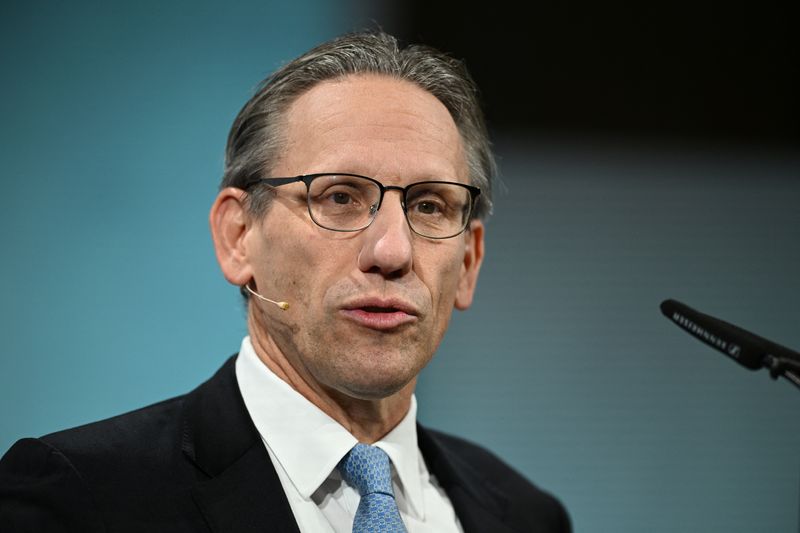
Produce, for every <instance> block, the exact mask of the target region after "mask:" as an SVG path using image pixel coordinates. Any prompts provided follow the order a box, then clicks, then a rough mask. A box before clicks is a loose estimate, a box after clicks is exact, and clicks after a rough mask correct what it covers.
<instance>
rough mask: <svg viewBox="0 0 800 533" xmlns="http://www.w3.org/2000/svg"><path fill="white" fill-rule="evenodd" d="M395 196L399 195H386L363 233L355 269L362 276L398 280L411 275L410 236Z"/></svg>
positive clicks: (387, 193) (401, 209)
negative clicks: (370, 273) (364, 274)
mask: <svg viewBox="0 0 800 533" xmlns="http://www.w3.org/2000/svg"><path fill="white" fill-rule="evenodd" d="M390 193H391V194H390ZM398 194H399V191H387V192H386V194H385V196H384V198H383V202H382V203H381V207H380V209H379V210H378V212H377V213H376V214H375V220H373V221H372V224H370V225H369V227H368V228H366V229H365V230H364V231H363V244H362V246H361V251H360V253H359V256H358V268H359V269H360V270H361V271H362V272H379V273H380V274H382V275H383V276H384V277H400V276H403V275H405V274H407V273H409V272H410V271H411V267H412V258H413V249H412V242H411V240H412V238H413V235H412V232H411V228H409V227H408V222H407V221H406V215H405V213H404V212H403V207H402V205H400V201H399V198H398Z"/></svg>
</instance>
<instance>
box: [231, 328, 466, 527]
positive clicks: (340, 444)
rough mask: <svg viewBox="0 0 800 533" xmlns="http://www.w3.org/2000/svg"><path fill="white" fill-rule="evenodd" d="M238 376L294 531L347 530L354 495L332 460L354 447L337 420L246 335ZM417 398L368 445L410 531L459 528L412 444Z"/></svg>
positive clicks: (356, 497)
mask: <svg viewBox="0 0 800 533" xmlns="http://www.w3.org/2000/svg"><path fill="white" fill-rule="evenodd" d="M236 379H237V381H238V382H239V390H240V391H241V393H242V397H243V398H244V403H245V406H246V407H247V411H248V412H249V413H250V418H252V420H253V422H254V423H255V426H256V429H257V430H258V432H259V434H260V435H261V439H262V440H263V441H264V445H265V446H266V448H267V452H268V453H269V457H270V459H271V460H272V464H273V465H274V466H275V471H276V472H277V473H278V477H279V478H280V482H281V485H282V486H283V490H284V492H285V493H286V497H287V498H288V500H289V505H290V506H291V508H292V512H293V513H294V517H295V519H296V520H297V524H298V525H299V526H300V531H304V532H314V533H317V532H320V533H334V532H336V533H350V532H351V531H352V528H353V518H354V517H355V513H356V509H357V508H358V502H359V500H360V496H359V494H358V491H357V490H356V489H355V488H353V487H351V486H349V485H347V484H346V483H345V482H344V481H343V480H342V478H341V476H340V475H339V471H338V470H337V469H336V465H337V464H338V463H339V461H340V460H341V459H342V458H343V457H344V456H345V454H347V452H349V451H350V449H351V448H352V447H353V446H355V445H356V444H357V442H358V441H357V440H356V438H355V437H354V436H353V435H352V434H350V432H348V431H347V430H346V429H345V428H344V427H343V426H342V425H341V424H339V423H338V422H336V421H335V420H334V419H333V418H331V417H330V416H328V415H327V414H325V413H324V412H323V411H322V410H320V409H319V408H318V407H317V406H316V405H314V404H313V403H311V402H310V401H308V400H307V399H306V398H305V397H304V396H302V395H301V394H300V393H299V392H297V391H296V390H294V389H293V388H292V387H291V386H290V385H289V384H288V383H286V382H285V381H283V380H282V379H280V378H279V377H278V376H276V375H275V374H274V373H273V372H272V371H271V370H270V369H269V368H268V367H267V366H266V365H265V364H264V363H262V362H261V360H260V359H259V358H258V356H257V355H256V353H255V350H254V349H253V345H252V344H251V342H250V337H245V338H244V340H243V341H242V347H241V350H240V352H239V357H237V359H236ZM416 414H417V401H416V397H413V396H412V398H411V407H410V408H409V410H408V413H407V414H406V416H405V417H404V418H403V420H401V421H400V423H399V424H398V425H397V426H395V428H394V429H392V430H391V431H390V432H389V433H388V434H387V435H386V436H384V437H383V438H382V439H381V440H379V441H378V442H376V443H374V446H378V447H379V448H381V449H382V450H383V451H385V452H386V454H387V455H388V456H389V459H391V464H392V487H393V490H394V494H395V499H396V500H397V507H398V508H399V509H400V516H401V517H402V519H403V523H404V524H405V525H406V529H407V530H408V532H409V533H418V532H419V533H421V532H437V533H447V532H461V531H462V530H461V525H460V524H459V522H458V518H457V517H456V515H455V512H454V511H453V506H452V504H451V503H450V500H449V498H448V497H447V495H446V494H445V492H444V490H442V488H441V487H440V486H439V484H438V483H437V481H436V479H435V477H434V476H433V475H432V474H430V473H429V472H428V469H427V467H426V466H425V461H424V460H423V458H422V453H421V452H420V450H419V447H418V446H417V426H416Z"/></svg>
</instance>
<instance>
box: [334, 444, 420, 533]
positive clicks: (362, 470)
mask: <svg viewBox="0 0 800 533" xmlns="http://www.w3.org/2000/svg"><path fill="white" fill-rule="evenodd" d="M338 468H339V472H340V473H341V474H342V478H344V480H345V481H346V482H347V483H348V484H349V485H350V486H352V487H355V488H357V489H358V492H359V494H361V501H360V502H359V504H358V509H356V517H355V520H354V521H353V533H406V527H405V526H404V525H403V520H402V519H401V518H400V511H398V510H397V502H396V501H394V492H392V469H391V466H390V465H389V456H388V455H386V452H384V451H383V450H381V449H380V448H376V447H375V446H367V445H366V444H356V445H355V446H354V447H353V449H352V450H350V451H349V452H348V453H347V455H345V456H344V459H342V461H341V462H340V463H339V467H338Z"/></svg>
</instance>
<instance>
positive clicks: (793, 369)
mask: <svg viewBox="0 0 800 533" xmlns="http://www.w3.org/2000/svg"><path fill="white" fill-rule="evenodd" d="M764 366H765V367H767V368H768V369H769V375H770V377H772V379H775V380H777V379H778V378H779V377H780V376H783V377H784V378H786V379H787V380H789V381H790V382H792V383H794V385H795V386H796V387H797V388H799V389H800V363H797V362H796V361H792V360H791V359H787V358H785V357H775V356H774V355H771V354H768V355H767V356H766V357H764Z"/></svg>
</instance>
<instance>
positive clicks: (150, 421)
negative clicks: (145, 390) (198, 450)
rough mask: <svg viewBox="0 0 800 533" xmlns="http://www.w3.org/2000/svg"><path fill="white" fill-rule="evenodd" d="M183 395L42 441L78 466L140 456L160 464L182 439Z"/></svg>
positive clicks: (57, 434) (51, 434)
mask: <svg viewBox="0 0 800 533" xmlns="http://www.w3.org/2000/svg"><path fill="white" fill-rule="evenodd" d="M183 399H184V396H178V397H175V398H171V399H169V400H164V401H161V402H158V403H155V404H152V405H149V406H146V407H142V408H139V409H136V410H134V411H130V412H128V413H124V414H120V415H116V416H113V417H111V418H107V419H104V420H99V421H96V422H92V423H89V424H85V425H82V426H77V427H74V428H71V429H65V430H62V431H58V432H55V433H50V434H48V435H45V436H43V437H41V438H40V441H41V442H43V443H45V444H47V445H48V446H50V447H52V448H53V449H56V450H58V451H59V452H60V453H62V454H64V456H66V457H68V458H69V459H70V461H72V462H73V463H74V464H75V465H76V466H77V467H79V468H80V467H81V466H83V463H84V461H88V462H91V464H104V461H103V459H108V460H109V461H113V460H115V458H119V457H125V458H127V459H128V460H129V461H131V460H134V459H135V458H136V457H137V456H146V457H141V458H142V459H143V460H147V459H151V460H154V461H157V460H158V459H159V458H163V454H164V452H165V450H173V449H175V447H176V444H179V443H180V439H181V437H182V430H181V427H180V426H181V423H180V420H181V412H182V405H183Z"/></svg>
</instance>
